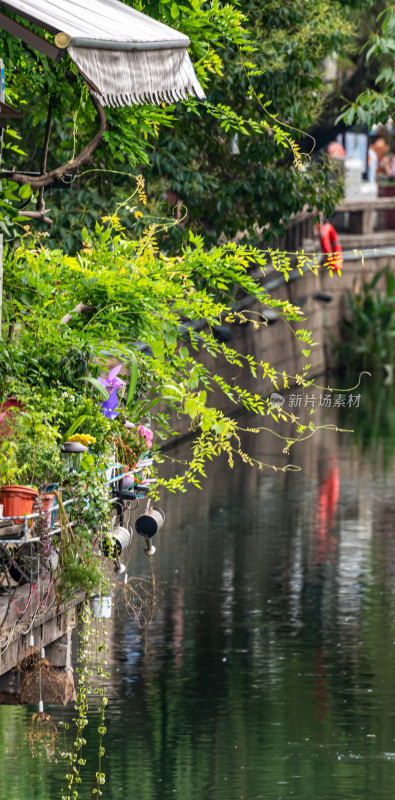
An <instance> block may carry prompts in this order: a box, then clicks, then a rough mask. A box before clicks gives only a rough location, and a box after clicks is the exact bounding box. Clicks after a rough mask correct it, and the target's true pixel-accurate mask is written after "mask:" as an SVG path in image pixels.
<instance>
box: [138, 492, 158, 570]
mask: <svg viewBox="0 0 395 800" xmlns="http://www.w3.org/2000/svg"><path fill="white" fill-rule="evenodd" d="M164 523H165V512H164V511H162V509H161V508H155V507H152V508H151V501H150V500H149V501H148V503H147V507H146V509H145V512H144V514H141V516H140V517H138V518H137V519H136V522H135V528H136V533H138V534H139V536H144V538H145V541H146V545H147V546H146V548H145V552H146V553H147V555H148V556H153V554H154V553H155V550H156V547H154V546H153V544H152V538H153V536H155V535H156V534H157V533H158V532H159V531H160V530H161V529H162V528H163V525H164Z"/></svg>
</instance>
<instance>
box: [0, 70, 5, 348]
mask: <svg viewBox="0 0 395 800" xmlns="http://www.w3.org/2000/svg"><path fill="white" fill-rule="evenodd" d="M4 89H5V78H4V62H3V61H2V59H1V58H0V100H1V101H2V102H4ZM2 149H3V128H1V127H0V164H1V151H2ZM0 191H1V181H0ZM2 311H3V234H2V233H0V339H1V323H2Z"/></svg>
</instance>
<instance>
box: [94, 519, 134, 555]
mask: <svg viewBox="0 0 395 800" xmlns="http://www.w3.org/2000/svg"><path fill="white" fill-rule="evenodd" d="M131 543H132V533H131V532H130V531H128V529H127V528H124V527H122V525H117V527H116V528H114V529H113V530H112V531H111V533H109V534H108V536H106V537H105V538H104V539H102V543H101V549H102V553H103V555H105V556H107V558H114V559H116V558H118V557H119V556H120V555H121V553H123V551H124V550H126V548H127V547H130V545H131Z"/></svg>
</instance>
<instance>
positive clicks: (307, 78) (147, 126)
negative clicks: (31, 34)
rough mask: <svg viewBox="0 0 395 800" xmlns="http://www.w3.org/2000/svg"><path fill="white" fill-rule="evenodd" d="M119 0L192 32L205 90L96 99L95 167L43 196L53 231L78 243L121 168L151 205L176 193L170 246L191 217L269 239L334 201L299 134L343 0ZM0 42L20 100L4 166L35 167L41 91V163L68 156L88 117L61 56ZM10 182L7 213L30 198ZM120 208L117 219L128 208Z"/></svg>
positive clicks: (310, 115)
mask: <svg viewBox="0 0 395 800" xmlns="http://www.w3.org/2000/svg"><path fill="white" fill-rule="evenodd" d="M130 4H131V5H134V6H135V7H137V8H138V9H139V10H141V11H144V12H145V13H147V14H150V15H152V16H154V17H157V18H158V19H160V20H162V21H163V22H166V23H167V24H170V25H173V26H174V27H177V28H178V29H180V30H182V31H183V32H184V33H186V34H187V35H188V36H189V38H190V40H191V49H190V52H191V56H192V59H193V61H194V64H195V69H196V72H197V75H198V77H199V80H200V81H201V83H202V85H203V86H204V87H205V89H206V92H207V102H206V103H201V102H197V101H195V100H193V99H191V100H190V101H188V102H187V103H183V104H177V105H176V106H172V107H170V106H167V107H161V106H158V107H154V106H138V107H137V106H133V107H131V108H129V107H126V108H120V109H107V110H106V114H107V119H108V122H109V130H108V132H106V133H105V137H104V142H103V145H102V146H101V147H100V148H99V149H98V150H97V152H96V154H95V157H94V164H92V169H89V170H83V174H82V175H81V176H79V177H78V178H77V180H76V181H74V183H73V187H72V189H71V191H70V192H66V191H62V192H58V191H56V190H55V191H54V193H53V194H52V196H51V197H50V198H49V197H47V206H50V207H51V208H52V209H53V211H52V216H53V217H54V219H55V225H54V227H53V229H52V230H53V239H54V241H56V240H57V239H60V238H61V239H62V241H63V245H64V246H65V248H66V249H67V250H69V251H73V250H75V249H76V247H78V246H79V245H80V230H81V227H82V225H84V224H85V225H86V226H87V227H88V228H89V229H93V227H94V221H95V219H96V217H97V212H98V209H99V208H103V207H104V208H106V209H107V210H108V213H109V214H111V213H113V209H114V205H115V202H114V198H115V197H116V198H117V200H119V199H125V200H126V198H127V196H128V194H129V193H130V191H131V190H130V186H131V174H136V173H137V172H139V171H140V170H141V168H143V169H144V174H145V177H146V179H147V184H148V196H149V209H150V211H151V212H152V213H153V214H157V213H160V214H163V215H164V216H167V215H168V213H169V209H170V208H171V206H172V200H173V199H174V198H176V199H177V200H179V201H180V202H182V203H184V204H185V206H186V208H187V209H188V211H189V220H188V222H187V223H186V224H185V225H184V227H182V226H178V228H173V229H172V231H171V236H172V237H173V239H175V242H176V243H178V244H179V243H180V241H181V240H182V239H183V238H184V236H185V235H187V230H186V229H187V228H188V227H192V228H193V229H194V230H195V231H198V230H199V231H201V232H204V234H205V236H206V238H209V239H215V238H218V236H219V235H220V234H221V233H224V234H225V235H226V236H234V235H235V233H237V232H238V231H242V230H244V229H246V230H247V231H248V232H249V233H250V234H252V235H253V236H254V238H255V240H257V239H259V238H266V239H267V238H268V237H269V236H273V235H277V234H279V233H280V232H281V231H282V230H283V226H284V224H286V222H287V220H288V219H289V216H290V214H292V213H294V212H297V211H298V210H300V209H301V208H303V207H304V205H305V204H307V205H309V206H310V207H315V206H317V207H319V208H321V209H322V210H324V211H326V212H328V211H329V210H331V208H332V207H333V205H334V203H335V201H336V199H337V198H338V196H339V195H338V183H337V180H336V177H333V178H332V176H331V174H330V172H329V169H328V167H327V166H326V165H323V164H315V165H312V164H311V163H310V156H308V157H307V156H306V157H305V158H303V157H301V154H300V152H299V149H298V145H297V139H298V137H299V136H300V135H301V134H300V133H299V132H298V131H304V130H306V129H307V128H308V127H309V126H310V125H311V124H312V122H313V120H315V119H316V118H317V115H319V114H320V113H321V112H322V108H323V104H324V100H325V96H326V94H327V87H326V85H325V82H324V80H323V76H322V59H323V58H324V57H325V56H326V55H328V54H330V53H331V52H333V51H334V50H337V51H338V50H341V49H342V48H344V47H346V46H347V45H349V44H350V42H351V40H352V36H353V27H352V25H351V24H350V23H349V21H348V19H347V15H346V14H345V13H344V10H343V8H342V4H341V3H339V2H330V3H329V0H318V2H317V0H315V2H313V0H304V2H294V0H293V2H279V0H270V2H268V3H264V4H263V3H261V2H258V1H257V0H249V2H248V3H246V4H243V7H242V10H241V9H240V8H239V7H238V6H237V5H235V4H233V5H231V4H228V3H221V2H219V0H212V1H211V2H210V3H205V2H202V0H185V3H182V4H181V3H176V2H174V0H152V2H133V3H130ZM32 27H34V26H32ZM41 33H42V32H41ZM1 41H2V52H3V57H4V60H5V63H6V67H7V93H8V99H9V100H10V101H11V102H14V103H15V104H17V105H19V106H20V107H22V108H24V109H25V119H24V121H23V123H22V124H21V125H19V127H18V130H19V134H20V135H21V142H20V143H18V142H16V141H13V142H12V144H13V146H14V147H15V146H16V147H18V149H19V151H20V150H24V151H25V152H26V155H21V154H20V152H19V153H18V152H16V151H14V153H13V154H12V153H11V152H6V153H5V162H7V163H6V166H7V167H9V166H11V164H12V165H14V166H16V167H17V168H21V167H22V166H23V167H24V168H25V169H26V168H28V169H31V170H33V169H38V168H39V164H40V160H41V155H42V152H41V143H42V141H43V136H44V127H45V120H46V111H47V103H48V100H49V98H51V104H52V109H53V116H54V123H53V133H52V138H51V147H50V156H49V162H48V166H49V168H53V167H55V166H57V165H59V164H60V163H65V162H66V161H67V160H68V159H70V158H71V157H72V156H73V154H75V152H77V151H78V149H80V148H81V147H82V145H83V144H84V143H86V141H87V140H88V139H89V138H91V136H92V135H93V132H94V130H95V126H96V124H97V123H96V119H95V111H94V109H93V106H92V104H91V102H90V101H89V98H88V95H87V89H86V86H85V84H84V82H83V80H82V78H81V76H80V74H79V73H78V71H77V70H76V68H75V67H74V65H73V64H72V62H71V61H70V59H69V58H68V57H66V58H64V59H63V60H62V61H61V62H60V63H59V64H57V63H55V64H54V63H52V62H49V61H48V59H47V58H46V57H45V56H43V55H41V54H39V53H37V52H34V51H32V50H31V49H30V48H27V47H26V46H25V45H23V44H22V43H21V42H19V41H18V40H17V39H15V38H14V37H12V36H9V35H8V34H5V33H2V34H1ZM32 127H33V129H34V136H31V129H32ZM237 134H238V142H237V145H236V140H235V136H236V135H237ZM312 145H313V143H312V142H311V147H310V146H309V147H308V148H307V149H308V150H310V149H312ZM235 148H236V149H237V148H238V149H239V150H240V153H239V155H235V154H234V150H235ZM11 154H12V155H13V158H14V161H13V162H11V163H10V161H11ZM12 188H14V198H15V200H14V202H13V200H12V196H11V195H10V194H8V196H5V197H4V200H5V202H6V208H7V209H8V211H9V212H12V208H14V209H15V206H18V205H19V206H22V205H24V204H25V203H29V202H30V206H29V207H30V208H32V207H33V201H34V198H29V196H28V191H27V189H26V187H25V189H24V191H22V190H21V192H20V193H19V202H18V199H17V198H18V192H17V190H16V189H15V187H12V186H11V187H10V189H12ZM10 189H9V190H8V191H9V192H10ZM10 204H11V207H10ZM4 211H5V209H4V206H3V216H4ZM13 214H14V217H15V214H16V212H15V211H14V212H13ZM122 219H123V221H124V223H125V224H128V216H127V215H126V216H124V217H123V218H122ZM4 221H5V216H4ZM257 226H258V228H259V229H260V231H261V233H260V234H259V235H257V234H256V227H257ZM268 228H270V232H268ZM262 232H263V233H262ZM173 244H174V242H173Z"/></svg>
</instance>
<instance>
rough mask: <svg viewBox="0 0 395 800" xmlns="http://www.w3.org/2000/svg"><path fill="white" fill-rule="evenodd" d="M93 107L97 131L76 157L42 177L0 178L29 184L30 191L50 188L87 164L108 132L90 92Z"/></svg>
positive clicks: (5, 173)
mask: <svg viewBox="0 0 395 800" xmlns="http://www.w3.org/2000/svg"><path fill="white" fill-rule="evenodd" d="M89 94H90V98H91V100H92V103H93V105H94V106H95V108H96V111H97V113H98V117H99V129H98V131H97V133H96V135H95V136H94V137H93V139H91V140H90V142H88V144H87V145H85V147H84V148H83V150H81V152H80V153H79V155H78V156H76V157H75V158H73V159H72V160H71V161H68V162H67V163H66V164H63V165H62V166H61V167H56V169H53V170H51V172H46V173H45V174H44V175H37V176H32V175H24V174H23V173H22V172H9V171H5V170H4V171H2V172H1V177H3V178H5V179H7V180H10V181H14V182H15V183H18V184H19V186H24V185H25V184H30V186H31V187H32V189H40V188H41V187H44V186H50V184H51V183H53V182H54V181H59V180H61V179H62V178H63V177H64V176H65V175H66V173H67V172H77V170H79V169H80V168H81V167H83V166H85V164H87V163H88V162H89V161H90V159H91V156H92V153H94V151H95V150H96V148H97V147H98V146H99V144H100V143H101V142H102V139H103V134H104V131H106V130H108V122H107V119H106V115H105V113H104V109H103V106H102V105H101V104H100V103H99V101H98V100H97V98H96V97H95V95H94V94H93V93H92V92H89Z"/></svg>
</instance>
